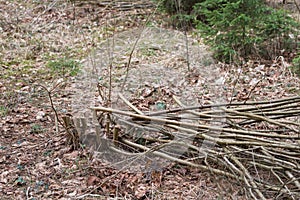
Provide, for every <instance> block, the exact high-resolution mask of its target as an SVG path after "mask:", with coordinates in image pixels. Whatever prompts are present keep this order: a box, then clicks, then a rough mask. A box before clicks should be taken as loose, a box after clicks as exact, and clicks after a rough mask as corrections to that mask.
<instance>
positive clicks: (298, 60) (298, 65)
mask: <svg viewBox="0 0 300 200" xmlns="http://www.w3.org/2000/svg"><path fill="white" fill-rule="evenodd" d="M292 69H293V71H294V72H295V73H296V74H297V75H298V76H299V77H300V55H298V56H297V57H295V58H294V59H293V66H292Z"/></svg>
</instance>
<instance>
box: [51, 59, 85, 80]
mask: <svg viewBox="0 0 300 200" xmlns="http://www.w3.org/2000/svg"><path fill="white" fill-rule="evenodd" d="M47 66H48V67H49V68H50V69H51V70H52V71H53V72H58V73H60V74H62V75H63V76H66V75H70V76H76V75H77V74H78V72H79V71H80V63H79V62H78V61H75V60H73V59H66V58H60V59H58V60H55V61H49V62H48V63H47Z"/></svg>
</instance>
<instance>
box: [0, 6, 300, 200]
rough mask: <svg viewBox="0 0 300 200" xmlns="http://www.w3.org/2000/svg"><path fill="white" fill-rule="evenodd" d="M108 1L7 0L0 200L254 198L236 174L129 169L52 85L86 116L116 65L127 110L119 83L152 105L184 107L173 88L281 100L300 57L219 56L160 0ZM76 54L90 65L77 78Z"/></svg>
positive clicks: (140, 103) (191, 99)
mask: <svg viewBox="0 0 300 200" xmlns="http://www.w3.org/2000/svg"><path fill="white" fill-rule="evenodd" d="M100 2H102V3H98V4H95V3H93V2H89V1H51V2H49V1H32V0H25V1H0V11H1V12H0V30H1V32H2V33H1V35H0V44H1V50H0V58H1V61H0V71H1V73H0V78H1V79H0V117H1V118H0V199H110V198H111V199H246V198H247V195H246V194H245V192H244V190H243V187H242V186H241V185H239V183H236V182H234V181H233V180H231V179H228V178H227V177H215V176H213V175H212V174H210V173H209V172H205V171H201V170H199V169H194V168H192V167H186V166H182V165H178V164H176V163H167V164H166V165H165V166H163V167H160V168H159V169H153V168H151V170H138V171H133V170H131V169H130V168H128V169H122V170H121V169H120V168H116V167H115V165H114V163H111V162H108V161H107V159H99V157H97V156H95V154H94V150H92V149H89V148H88V147H87V146H86V145H84V144H82V145H81V146H80V148H78V149H74V148H72V147H71V146H70V145H68V142H67V140H68V135H67V133H66V130H65V129H64V128H63V126H62V125H61V124H60V123H59V122H60V121H57V120H56V117H55V113H54V112H53V108H52V105H51V101H50V100H49V95H48V93H47V91H46V89H47V90H48V92H49V94H50V96H51V97H52V103H53V106H54V107H55V109H56V111H57V114H58V116H59V117H61V116H64V115H66V114H72V115H74V116H75V117H76V114H78V113H80V114H79V117H80V115H82V114H83V115H85V111H86V110H84V109H83V110H82V106H84V108H85V109H86V108H87V105H93V106H94V105H105V104H106V103H107V98H108V97H107V95H108V87H107V83H108V82H109V79H108V78H107V77H108V76H107V75H108V73H109V70H108V69H109V66H110V63H112V66H114V68H113V69H114V70H113V77H114V80H113V81H114V87H113V94H112V95H111V98H112V102H113V107H115V108H119V109H121V108H122V109H128V108H127V107H126V106H125V105H124V103H120V102H118V103H117V101H116V99H117V98H118V97H117V93H118V92H120V91H123V94H124V96H125V97H126V98H127V99H128V100H130V101H131V102H132V103H133V104H134V105H136V106H137V107H138V108H139V109H140V110H142V111H145V112H146V111H153V110H157V109H158V107H157V105H158V103H162V104H163V105H165V106H167V107H168V108H171V107H174V106H176V105H175V103H174V101H173V100H172V98H171V96H172V95H174V94H176V95H178V96H179V97H180V98H181V101H182V102H184V103H186V104H189V105H195V104H198V103H206V102H208V101H213V102H224V101H225V102H234V101H247V100H263V99H277V98H281V97H287V96H295V95H299V94H300V90H299V88H300V87H299V86H300V85H299V83H300V82H299V78H298V77H297V76H296V75H295V74H293V73H292V72H291V70H290V68H289V66H290V63H287V62H285V59H284V57H279V58H276V59H274V60H273V61H271V64H266V63H262V62H260V61H254V60H252V61H251V60H250V61H249V62H247V63H244V65H242V66H235V65H225V64H222V63H217V62H216V61H214V60H213V59H212V57H211V53H210V52H209V50H208V48H207V47H206V46H204V45H203V44H202V43H201V39H200V38H199V36H197V35H195V34H193V33H192V32H188V33H187V35H185V33H184V32H183V31H178V30H175V29H174V28H173V27H171V26H169V23H168V22H169V21H170V19H169V17H168V16H166V15H164V14H160V13H158V12H157V10H156V9H155V7H153V6H152V4H151V3H149V1H138V2H137V3H135V4H133V5H134V6H131V7H130V6H129V7H128V6H127V7H126V6H125V7H126V8H128V9H122V8H124V7H122V6H120V5H119V4H116V5H114V6H107V5H105V1H100ZM103 2H104V3H103ZM141 2H142V3H141ZM145 2H146V4H145ZM139 3H140V4H139ZM126 5H127V4H126ZM139 5H146V6H139ZM133 8H134V9H133ZM153 13H154V14H153ZM150 14H153V15H150ZM149 16H151V18H150V20H149ZM145 24H146V25H147V26H146V28H145ZM141 31H142V34H141V35H140V33H141ZM138 38H140V39H139V43H138V45H137V46H136V47H135V50H134V52H133V54H132V57H131V60H130V61H131V65H130V70H129V74H128V76H126V71H127V63H128V61H129V57H130V53H131V50H132V48H133V47H134V43H135V41H136V39H138ZM187 46H188V48H189V49H188V50H187ZM112 47H113V48H114V49H111V48H112ZM112 58H113V62H111V59H112ZM70 60H71V61H74V62H75V63H76V62H78V63H80V68H81V71H80V72H78V73H75V74H76V75H73V72H76V70H75V68H74V66H75V65H72V66H71V67H70V66H69V65H67V64H66V62H67V61H70ZM51 61H55V62H57V63H58V64H59V63H63V64H64V65H62V66H63V67H60V68H58V69H57V68H55V69H53V68H51V67H50V65H49V63H50V62H51ZM58 64H57V65H58ZM93 70H96V72H97V73H94V72H95V71H93ZM137 74H139V75H138V76H137ZM124 80H126V84H125V87H124V89H123V90H122V89H121V88H122V84H123V82H124ZM101 81H102V82H101ZM258 81H259V82H258ZM99 83H100V84H102V85H101V86H103V87H102V90H101V91H103V93H104V94H106V95H104V96H103V97H102V98H101V97H100V95H99V93H98V91H97V84H99ZM220 85H222V86H220ZM150 93H151V95H149V94H150ZM150 97H151V98H150ZM159 105H161V104H159ZM76 109H77V110H76ZM82 112H83V113H82ZM85 117H86V116H85ZM90 118H92V117H90V116H88V117H87V119H90Z"/></svg>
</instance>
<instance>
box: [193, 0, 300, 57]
mask: <svg viewBox="0 0 300 200" xmlns="http://www.w3.org/2000/svg"><path fill="white" fill-rule="evenodd" d="M194 15H195V17H194V18H197V20H196V27H197V29H198V30H199V31H200V33H201V34H202V36H203V37H204V39H205V41H206V43H207V44H209V45H211V46H212V48H213V50H214V52H215V56H216V58H217V59H219V60H221V61H225V62H230V61H232V60H238V59H241V58H247V57H249V56H253V55H256V56H259V57H265V58H270V57H272V56H274V55H276V53H278V52H274V50H272V49H274V48H273V46H272V45H274V44H276V45H277V46H276V47H278V45H279V48H276V50H277V51H279V50H281V48H286V47H290V48H291V49H292V48H293V47H292V46H293V45H296V44H295V42H294V41H293V40H291V37H290V36H291V35H292V34H293V33H294V32H295V31H297V30H298V28H299V24H297V22H296V21H295V20H293V19H292V18H291V17H289V16H288V15H287V13H286V12H285V11H282V10H275V9H273V8H270V7H267V6H266V5H265V3H264V1H262V0H206V1H204V2H201V3H197V4H196V5H195V6H194Z"/></svg>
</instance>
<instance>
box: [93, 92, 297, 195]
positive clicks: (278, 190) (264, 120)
mask: <svg viewBox="0 0 300 200" xmlns="http://www.w3.org/2000/svg"><path fill="white" fill-rule="evenodd" d="M120 97H121V99H122V100H123V101H124V102H125V103H126V105H128V108H130V110H132V112H130V111H128V110H127V111H124V110H118V109H112V108H107V107H92V108H91V109H92V110H93V111H95V113H96V114H97V115H98V116H100V115H103V113H105V114H109V115H111V116H112V117H110V119H116V121H115V122H114V124H116V123H117V124H118V127H119V128H118V130H119V131H116V130H115V129H114V130H113V128H111V127H106V129H107V132H111V133H112V135H113V136H111V139H112V140H113V141H114V144H118V145H116V147H117V148H118V152H119V153H124V154H130V153H136V152H138V153H140V154H143V153H144V154H145V153H149V152H151V153H152V154H153V155H155V156H158V157H161V158H163V159H167V160H170V161H172V162H177V163H180V164H183V165H188V166H192V167H196V168H199V169H201V170H202V169H203V170H207V171H209V172H211V173H213V174H215V175H218V176H226V177H229V178H233V179H235V180H236V181H238V182H240V183H242V184H243V186H244V188H245V189H246V190H247V191H248V194H249V195H251V198H254V199H267V198H269V197H276V198H278V199H280V198H282V199H285V198H290V199H299V198H300V118H299V117H300V97H299V96H296V97H290V98H285V99H279V100H273V101H257V102H244V103H224V104H214V103H208V104H205V105H197V106H186V105H183V104H182V103H181V102H180V101H179V100H178V98H177V97H175V96H174V97H173V99H174V100H175V102H176V103H177V104H178V107H176V108H172V109H165V110H159V111H155V112H142V111H140V110H139V109H137V108H136V107H135V106H134V105H132V104H131V103H130V102H129V101H128V100H127V99H125V98H124V97H123V96H122V95H120ZM125 126H126V127H127V128H124V127H125ZM128 126H130V127H135V128H136V129H139V130H144V133H140V134H139V135H138V136H137V135H136V134H133V133H132V132H131V133H129V132H127V130H128ZM122 145H123V146H126V147H128V146H129V147H130V148H122ZM172 146H173V147H174V148H176V147H175V146H181V147H186V148H185V151H184V152H183V151H177V152H176V151H175V150H174V148H166V147H172ZM114 148H115V147H114ZM129 149H135V152H133V151H131V150H129ZM166 149H173V150H174V151H167V150H166Z"/></svg>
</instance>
